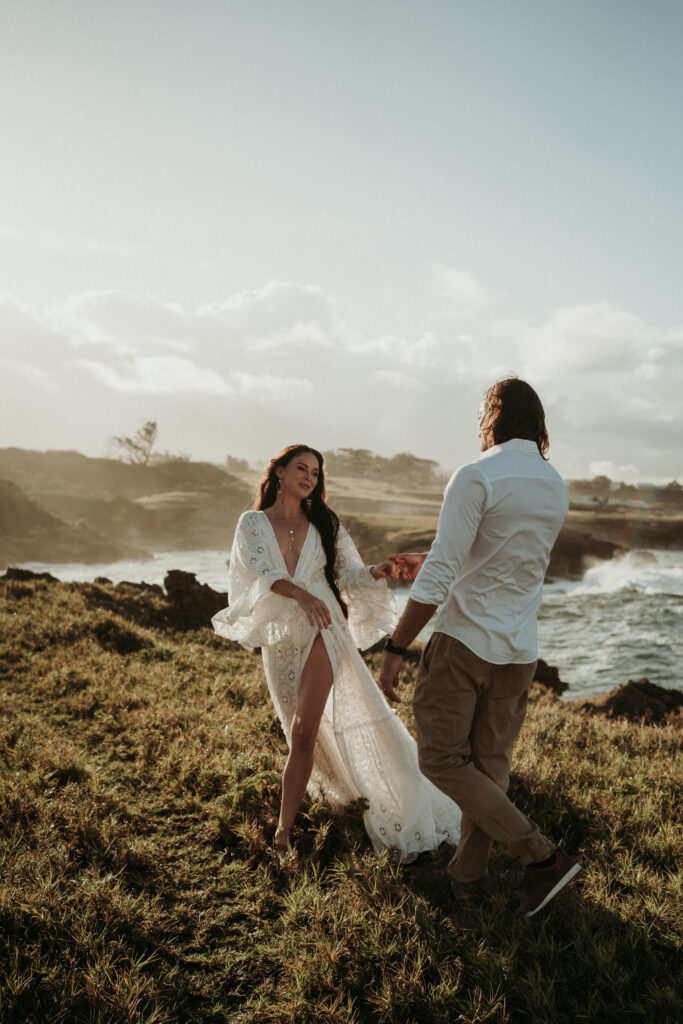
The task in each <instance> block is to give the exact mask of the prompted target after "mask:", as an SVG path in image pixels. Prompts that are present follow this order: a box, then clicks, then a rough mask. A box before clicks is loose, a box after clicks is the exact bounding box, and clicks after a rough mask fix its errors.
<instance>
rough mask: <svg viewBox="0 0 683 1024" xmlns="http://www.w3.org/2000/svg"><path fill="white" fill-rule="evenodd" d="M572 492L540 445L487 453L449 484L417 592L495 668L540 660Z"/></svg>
mask: <svg viewBox="0 0 683 1024" xmlns="http://www.w3.org/2000/svg"><path fill="white" fill-rule="evenodd" d="M568 508H569V497H568V494H567V488H566V487H565V484H564V481H563V480H562V477H561V476H560V475H559V473H558V472H557V471H556V470H555V469H553V467H552V466H551V465H550V464H549V463H548V462H546V461H545V459H543V457H542V456H541V454H540V452H539V450H538V447H537V445H536V443H535V441H524V440H521V439H520V438H513V440H511V441H505V442H504V443H503V444H498V445H494V447H492V448H489V449H487V451H485V452H484V453H483V454H482V455H481V457H480V458H478V459H477V460H476V462H471V463H469V464H468V465H466V466H461V467H460V469H458V470H456V472H455V473H454V474H453V476H452V477H451V479H450V481H449V483H448V485H447V487H446V490H445V493H444V502H443V506H442V508H441V513H440V515H439V524H438V527H437V531H436V537H435V539H434V543H433V544H432V546H431V549H430V552H429V554H428V556H427V558H426V559H425V562H424V565H423V566H422V569H421V570H420V573H419V575H418V576H417V579H416V580H415V582H414V584H413V587H412V589H411V592H410V596H411V598H412V599H413V600H414V601H418V602H419V603H420V604H436V605H439V610H438V612H437V615H436V619H435V621H434V630H435V632H437V631H438V632H440V633H447V634H448V635H449V636H452V637H455V638H456V639H457V640H460V641H462V643H464V644H465V646H466V647H469V649H470V650H471V651H474V653H475V654H478V655H479V657H480V658H483V659H484V660H485V661H489V662H492V663H493V664H494V665H507V664H527V663H528V662H532V661H535V660H536V658H537V657H538V648H537V640H536V615H537V612H538V608H539V605H540V603H541V596H542V589H543V580H544V577H545V573H546V570H547V568H548V561H549V559H550V551H551V549H552V546H553V544H554V543H555V539H556V538H557V535H558V533H559V532H560V527H561V526H562V523H563V522H564V520H565V517H566V515H567V510H568Z"/></svg>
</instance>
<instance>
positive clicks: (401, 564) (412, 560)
mask: <svg viewBox="0 0 683 1024" xmlns="http://www.w3.org/2000/svg"><path fill="white" fill-rule="evenodd" d="M426 557H427V552H426V551H423V552H419V551H404V552H403V553H402V554H400V555H389V558H388V561H390V562H393V563H394V564H395V566H396V573H397V574H396V576H395V577H394V579H401V580H414V579H415V577H416V576H417V574H418V573H419V571H420V569H421V568H422V565H423V562H424V560H425V558H426Z"/></svg>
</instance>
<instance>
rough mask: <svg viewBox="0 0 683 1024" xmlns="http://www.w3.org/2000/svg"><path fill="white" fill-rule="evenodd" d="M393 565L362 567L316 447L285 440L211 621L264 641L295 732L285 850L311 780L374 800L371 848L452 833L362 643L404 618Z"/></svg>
mask: <svg viewBox="0 0 683 1024" xmlns="http://www.w3.org/2000/svg"><path fill="white" fill-rule="evenodd" d="M393 571H395V570H394V567H393V564H392V563H391V562H390V561H389V560H387V561H385V562H383V563H382V564H381V565H376V566H367V567H366V566H364V565H363V563H362V561H361V558H360V555H359V554H358V552H357V550H356V548H355V546H354V543H353V541H352V540H351V537H350V536H349V534H348V533H347V532H346V530H345V529H344V527H343V526H341V525H340V523H339V519H338V518H337V516H336V515H335V513H334V512H333V511H332V509H330V508H328V506H327V505H326V503H325V478H324V472H323V458H322V456H321V455H320V453H319V452H317V451H315V449H313V448H309V447H308V446H307V445H301V444H299V445H290V446H289V447H288V448H285V449H284V451H282V452H281V453H280V454H279V455H277V456H276V457H275V458H274V459H272V460H271V462H270V464H269V466H268V469H267V470H266V473H265V475H264V477H263V480H262V481H261V485H260V490H259V494H258V499H257V502H256V508H255V509H253V510H252V511H249V512H245V513H244V514H243V515H242V516H241V517H240V520H239V522H238V524H237V530H236V532H235V539H234V542H233V546H232V553H231V556H230V572H229V580H228V591H229V598H230V606H229V607H228V608H225V609H223V611H220V612H218V614H217V615H215V616H214V618H213V619H212V622H213V626H214V629H215V630H216V632H217V633H218V634H220V635H221V636H224V637H227V638H228V639H231V640H236V641H238V642H239V643H240V644H242V646H243V647H246V648H247V649H249V650H253V649H254V648H255V647H260V648H261V651H262V655H263V664H264V668H265V673H266V679H267V681H268V689H269V692H270V696H271V698H272V701H273V704H274V705H275V710H276V711H277V713H278V716H279V718H280V721H281V723H282V727H283V729H284V732H285V736H286V738H287V742H288V745H289V756H288V758H287V762H286V764H285V769H284V773H283V776H282V802H281V807H280V817H279V822H278V827H277V832H276V834H275V839H274V843H273V846H274V850H275V852H276V854H277V855H278V857H279V858H280V859H282V858H284V856H285V855H286V853H287V849H288V842H289V835H290V832H291V830H292V826H293V824H294V819H295V818H296V815H297V812H298V810H299V807H300V805H301V801H302V799H303V797H304V793H305V792H306V790H308V792H309V794H310V795H311V797H314V798H322V799H326V800H327V801H328V802H329V803H330V804H331V805H332V806H334V807H341V806H344V805H345V804H347V803H349V802H350V801H352V800H355V799H357V798H358V797H359V796H363V797H365V798H366V799H367V800H368V802H369V807H368V810H366V812H365V814H364V822H365V827H366V829H367V831H368V834H369V836H370V839H371V841H372V844H373V846H374V848H375V850H376V851H379V850H380V849H382V848H384V847H388V848H390V849H391V850H392V851H393V852H394V853H395V854H396V855H397V856H398V858H399V859H401V860H410V859H413V858H414V857H415V856H417V854H418V853H419V852H421V851H422V850H429V849H433V848H435V847H436V846H438V844H439V843H440V842H442V841H443V840H444V839H448V840H449V841H450V842H456V841H457V838H458V834H459V823H460V812H459V810H458V808H457V806H456V805H455V804H454V803H453V802H452V801H451V800H450V799H449V798H448V797H445V796H444V795H443V794H442V793H441V792H440V791H439V790H438V789H437V788H436V787H435V786H433V785H432V783H430V782H429V781H428V780H427V779H426V778H425V777H424V776H423V775H422V774H421V773H420V770H419V768H418V765H417V751H416V746H415V741H414V740H413V738H412V737H411V735H410V733H409V732H408V730H407V729H406V727H405V726H404V725H403V723H402V722H401V720H400V719H399V718H398V716H397V715H396V713H395V712H394V711H392V710H391V709H390V708H389V707H388V705H387V703H386V701H385V700H384V698H383V696H382V694H381V692H380V691H379V689H378V688H377V686H376V684H375V682H374V680H373V678H372V676H371V675H370V673H369V671H368V669H367V667H366V665H365V662H364V661H363V659H362V658H361V656H360V654H359V653H358V648H361V649H365V648H367V647H370V646H371V645H372V644H373V643H376V642H377V640H379V639H380V638H381V637H382V636H385V635H386V634H387V633H390V632H391V630H392V628H393V626H394V624H395V621H396V615H395V612H394V607H393V598H392V595H391V592H390V591H389V590H388V588H387V586H386V581H385V578H386V577H387V576H390V575H392V572H393Z"/></svg>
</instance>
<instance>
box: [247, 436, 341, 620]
mask: <svg viewBox="0 0 683 1024" xmlns="http://www.w3.org/2000/svg"><path fill="white" fill-rule="evenodd" d="M306 453H308V454H310V455H314V456H315V457H316V459H317V460H318V481H317V483H316V485H315V487H314V489H313V490H312V491H311V494H310V495H309V497H308V498H303V499H302V501H301V508H302V510H303V513H304V515H305V516H306V518H307V519H308V521H309V522H311V523H313V525H314V526H315V528H316V530H317V531H318V533H319V534H320V540H321V541H322V545H323V550H324V552H325V558H326V559H327V561H326V565H325V578H326V580H327V582H328V583H329V585H330V587H331V588H332V593H333V594H334V596H335V597H336V599H337V601H338V602H339V606H340V608H341V610H342V612H343V613H344V618H348V617H349V611H348V608H347V607H346V603H345V602H344V600H343V599H342V596H341V594H340V593H339V583H338V580H337V575H336V573H335V571H334V563H335V560H336V553H337V534H338V532H339V517H338V516H337V514H336V513H335V512H333V511H332V509H331V508H330V507H329V506H328V505H327V504H326V503H325V469H324V462H323V457H322V455H321V454H320V452H317V451H316V450H315V448H309V446H308V445H307V444H290V445H288V446H287V447H286V448H283V449H282V451H281V452H280V454H279V455H276V456H275V458H274V459H271V460H270V462H269V463H268V468H267V469H266V471H265V473H264V474H263V479H262V480H261V483H260V484H259V489H258V493H257V497H256V502H255V503H254V508H255V509H258V510H259V511H263V510H264V509H266V508H270V506H271V505H274V504H275V499H276V498H277V494H278V484H279V480H278V476H277V472H276V470H277V469H279V468H283V469H284V467H285V466H288V465H289V463H290V462H291V461H292V459H295V458H296V457H297V455H305V454H306Z"/></svg>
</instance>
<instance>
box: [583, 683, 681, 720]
mask: <svg viewBox="0 0 683 1024" xmlns="http://www.w3.org/2000/svg"><path fill="white" fill-rule="evenodd" d="M682 708H683V693H681V691H680V690H673V689H668V688H667V687H664V686H657V685H656V683H651V682H650V680H649V679H639V680H638V681H637V682H634V681H633V680H629V682H628V683H626V685H625V686H618V687H617V688H616V689H615V690H611V691H610V692H609V693H608V694H607V695H606V696H604V697H602V698H600V699H599V700H597V701H587V702H586V703H585V704H582V705H581V707H580V710H581V711H585V712H586V713H587V714H590V715H604V716H605V717H606V718H627V719H629V721H631V722H643V723H646V724H652V723H655V722H672V721H674V720H675V719H676V718H677V717H678V716H679V715H680V714H681V709H682Z"/></svg>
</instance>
